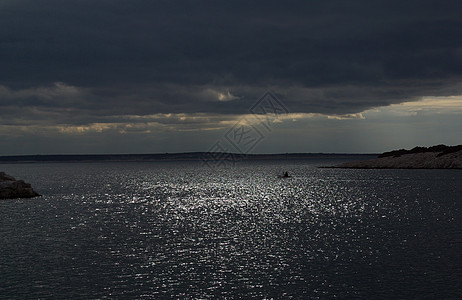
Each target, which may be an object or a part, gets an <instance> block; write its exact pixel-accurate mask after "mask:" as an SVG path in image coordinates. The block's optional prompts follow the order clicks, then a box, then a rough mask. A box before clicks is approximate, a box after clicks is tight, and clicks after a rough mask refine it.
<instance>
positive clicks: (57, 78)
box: [0, 0, 462, 155]
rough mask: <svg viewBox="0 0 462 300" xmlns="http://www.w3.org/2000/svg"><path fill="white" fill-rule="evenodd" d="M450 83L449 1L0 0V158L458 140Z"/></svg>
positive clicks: (461, 51)
mask: <svg viewBox="0 0 462 300" xmlns="http://www.w3.org/2000/svg"><path fill="white" fill-rule="evenodd" d="M461 79H462V1H425V0H419V1H403V0H400V1H390V0H387V1H269V0H265V1H249V0H246V1H219V0H213V1H183V0H181V1H174V0H169V1H146V0H145V1H138V0H130V1H127V0H124V1H122V0H111V1H109V0H67V1H62V0H41V1H37V0H0V155H14V154H57V153H63V154H66V153H157V152H189V151H207V150H210V149H213V147H214V145H216V143H217V142H221V144H220V145H223V147H224V148H225V149H226V150H229V151H234V152H235V151H236V149H235V148H233V145H232V142H231V144H230V143H229V142H230V141H229V139H227V138H226V137H228V138H229V132H230V130H233V129H236V128H238V127H239V126H247V127H249V126H248V125H249V124H250V125H252V126H253V127H251V128H257V129H258V132H259V133H260V138H259V139H258V143H255V145H254V147H252V149H250V150H245V149H237V151H239V150H240V151H244V152H245V151H252V152H253V153H280V152H342V153H345V152H360V153H367V152H383V151H388V150H392V149H396V148H410V147H414V146H416V145H421V146H429V145H434V144H441V143H444V144H449V145H455V144H462V80H461ZM267 91H271V92H272V93H273V95H274V96H275V97H276V99H277V101H279V102H278V103H279V104H280V105H281V107H283V108H284V109H286V110H284V111H281V112H283V113H282V114H277V115H268V118H267V119H266V120H267V121H268V120H269V121H270V122H271V127H270V128H269V129H268V128H266V127H264V126H263V127H262V124H261V123H259V121H258V120H259V119H255V118H254V117H253V115H252V110H251V108H252V107H255V105H257V106H258V105H260V104H261V103H263V102H258V101H259V99H261V97H262V96H264V95H265V92H267ZM243 120H244V121H243ZM249 120H250V121H249ZM243 124H244V125H243ZM249 128H250V127H249ZM226 143H228V144H226Z"/></svg>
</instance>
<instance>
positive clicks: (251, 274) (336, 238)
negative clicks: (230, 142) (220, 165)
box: [0, 160, 462, 299]
mask: <svg viewBox="0 0 462 300" xmlns="http://www.w3.org/2000/svg"><path fill="white" fill-rule="evenodd" d="M331 163H335V162H328V161H316V160H300V161H266V162H252V161H244V162H241V163H239V164H238V165H237V166H236V167H234V168H228V169H218V170H211V169H209V168H207V167H206V166H203V165H202V164H201V163H200V162H186V163H185V162H183V163H181V162H169V163H74V164H4V165H0V169H1V170H2V171H5V172H7V173H9V174H11V175H13V176H15V177H18V178H22V179H25V180H26V181H28V182H30V183H32V185H33V186H34V187H35V189H36V190H37V191H38V192H39V193H41V194H43V195H44V196H43V197H41V198H36V199H30V200H7V201H0V241H1V244H0V298H5V299H7V298H8V299H9V298H26V297H29V298H143V297H146V298H162V297H168V298H209V297H216V296H220V297H229V298H233V297H245V298H248V297H252V296H253V297H256V298H271V297H274V298H287V297H295V298H331V297H341V298H345V297H351V298H370V297H374V298H396V297H400V298H422V297H430V298H458V297H462V256H461V254H460V253H461V252H462V251H461V249H462V247H461V246H462V213H461V211H462V204H461V203H462V202H461V198H462V196H461V195H462V172H461V171H454V170H452V171H451V170H340V169H319V168H316V166H317V165H329V164H331ZM286 170H287V171H289V173H290V174H291V175H292V177H291V178H287V179H283V178H278V177H277V175H278V174H282V172H283V171H286Z"/></svg>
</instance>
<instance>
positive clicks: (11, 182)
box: [0, 172, 40, 199]
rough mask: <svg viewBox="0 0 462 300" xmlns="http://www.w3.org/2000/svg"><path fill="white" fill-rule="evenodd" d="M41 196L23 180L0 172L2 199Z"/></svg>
mask: <svg viewBox="0 0 462 300" xmlns="http://www.w3.org/2000/svg"><path fill="white" fill-rule="evenodd" d="M37 196H40V195H39V194H38V193H37V192H35V191H34V190H33V189H32V187H31V185H30V184H28V183H25V182H24V181H23V180H16V179H15V178H14V177H12V176H10V175H7V174H5V173H3V172H0V199H16V198H32V197H37Z"/></svg>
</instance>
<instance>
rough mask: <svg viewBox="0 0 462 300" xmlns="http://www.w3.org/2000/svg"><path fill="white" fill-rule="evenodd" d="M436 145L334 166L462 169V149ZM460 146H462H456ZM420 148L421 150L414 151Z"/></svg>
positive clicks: (397, 151)
mask: <svg viewBox="0 0 462 300" xmlns="http://www.w3.org/2000/svg"><path fill="white" fill-rule="evenodd" d="M440 146H441V145H440ZM440 146H434V147H436V148H434V147H430V148H426V149H432V148H433V149H435V151H422V150H421V149H422V148H423V147H416V148H414V149H412V150H395V151H391V152H385V153H384V154H381V155H379V157H378V158H376V159H369V160H362V161H354V162H347V163H343V164H340V165H337V166H334V167H333V168H347V169H462V149H461V150H459V149H460V148H459V149H457V148H455V147H451V149H450V150H448V149H442V148H441V147H440ZM456 147H460V146H456ZM415 149H420V150H419V151H414V150H415Z"/></svg>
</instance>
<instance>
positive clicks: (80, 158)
mask: <svg viewBox="0 0 462 300" xmlns="http://www.w3.org/2000/svg"><path fill="white" fill-rule="evenodd" d="M375 157H377V154H342V153H339V154H337V153H282V154H239V153H220V152H212V153H210V152H187V153H161V154H160V153H158V154H89V155H87V154H76V155H73V154H63V155H9V156H0V164H2V163H40V162H50V163H51V162H55V163H56V162H160V161H203V160H220V159H228V160H229V159H235V160H236V161H240V160H296V159H310V158H332V159H337V158H338V159H346V158H349V159H355V158H357V159H367V158H375Z"/></svg>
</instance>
